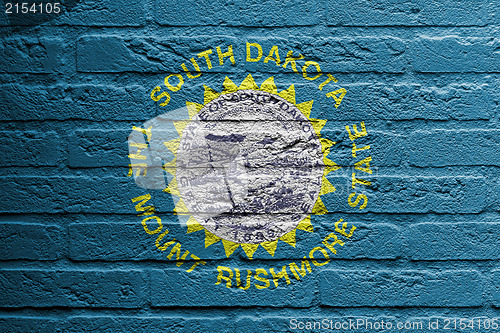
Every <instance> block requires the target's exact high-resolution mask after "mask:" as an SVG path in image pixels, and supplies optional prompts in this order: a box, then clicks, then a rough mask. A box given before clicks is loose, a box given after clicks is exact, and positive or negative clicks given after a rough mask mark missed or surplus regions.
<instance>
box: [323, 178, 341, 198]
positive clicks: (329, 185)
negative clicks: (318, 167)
mask: <svg viewBox="0 0 500 333" xmlns="http://www.w3.org/2000/svg"><path fill="white" fill-rule="evenodd" d="M322 179H323V181H322V182H321V190H320V192H319V195H324V194H328V193H332V192H335V191H337V189H336V188H335V187H334V186H333V185H332V183H330V181H329V180H328V179H326V177H325V176H323V178H322Z"/></svg>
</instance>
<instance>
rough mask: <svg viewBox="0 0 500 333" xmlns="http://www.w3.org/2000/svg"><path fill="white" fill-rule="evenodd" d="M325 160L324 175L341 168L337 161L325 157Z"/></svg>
mask: <svg viewBox="0 0 500 333" xmlns="http://www.w3.org/2000/svg"><path fill="white" fill-rule="evenodd" d="M323 162H324V163H325V170H324V171H323V175H324V176H326V175H328V174H329V173H330V172H332V171H335V170H339V169H341V167H340V166H339V165H338V164H337V163H335V162H333V161H332V160H330V159H329V158H326V157H323Z"/></svg>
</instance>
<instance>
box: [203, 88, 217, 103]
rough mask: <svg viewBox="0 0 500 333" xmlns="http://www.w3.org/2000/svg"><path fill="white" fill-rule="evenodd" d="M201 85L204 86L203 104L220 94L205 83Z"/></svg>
mask: <svg viewBox="0 0 500 333" xmlns="http://www.w3.org/2000/svg"><path fill="white" fill-rule="evenodd" d="M203 87H204V88H205V93H204V95H203V98H204V104H207V103H210V102H211V101H213V100H214V99H216V98H217V97H219V96H220V94H219V93H218V92H217V91H215V90H213V89H212V88H210V87H208V86H206V85H203Z"/></svg>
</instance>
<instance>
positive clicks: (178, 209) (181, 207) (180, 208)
mask: <svg viewBox="0 0 500 333" xmlns="http://www.w3.org/2000/svg"><path fill="white" fill-rule="evenodd" d="M174 214H175V215H186V214H189V212H188V209H187V207H186V204H185V203H184V201H183V200H182V198H181V199H179V202H177V205H175V208H174Z"/></svg>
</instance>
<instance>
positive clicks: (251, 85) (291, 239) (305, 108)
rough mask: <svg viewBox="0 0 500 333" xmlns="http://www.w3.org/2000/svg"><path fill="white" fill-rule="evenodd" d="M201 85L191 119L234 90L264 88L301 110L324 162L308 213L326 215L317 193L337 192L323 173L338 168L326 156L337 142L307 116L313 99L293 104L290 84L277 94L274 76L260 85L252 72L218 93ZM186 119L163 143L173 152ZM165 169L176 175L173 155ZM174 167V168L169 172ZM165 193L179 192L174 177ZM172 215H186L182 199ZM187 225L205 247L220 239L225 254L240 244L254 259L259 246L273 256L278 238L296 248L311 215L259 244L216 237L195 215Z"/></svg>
mask: <svg viewBox="0 0 500 333" xmlns="http://www.w3.org/2000/svg"><path fill="white" fill-rule="evenodd" d="M203 87H204V95H203V99H204V104H199V103H194V102H186V106H187V108H188V113H189V118H190V119H192V118H193V117H194V116H195V115H196V114H197V113H199V112H200V111H201V110H202V108H203V107H204V106H205V105H206V104H207V103H210V102H211V101H213V100H215V99H216V98H218V97H219V96H220V95H222V94H230V93H233V92H236V91H238V90H260V91H265V92H268V93H270V94H274V95H278V96H280V97H281V98H283V99H285V100H287V101H288V102H290V103H293V104H294V105H295V106H296V107H297V108H298V109H299V110H300V111H301V112H302V114H303V115H304V116H305V117H306V118H307V119H308V120H309V121H310V123H311V126H312V127H313V129H314V131H315V133H316V135H317V136H318V139H319V140H320V143H321V150H322V154H323V161H324V165H325V168H324V171H323V177H322V182H321V188H320V193H319V196H318V198H317V200H316V202H315V204H314V207H313V209H312V212H311V214H325V213H327V212H328V210H327V208H326V206H325V204H324V203H323V201H322V200H321V198H320V196H322V195H325V194H328V193H331V192H333V191H336V189H335V187H334V186H333V185H332V184H331V183H330V181H329V180H328V179H326V177H325V176H326V175H328V174H329V173H330V172H332V171H335V170H338V169H340V166H338V165H337V164H336V163H334V162H333V161H331V160H330V159H328V158H327V155H328V153H329V152H330V148H331V147H332V146H333V145H334V144H335V143H336V142H333V141H331V140H329V139H326V138H322V137H321V130H322V128H323V127H324V126H325V124H326V120H323V119H312V118H310V116H311V112H312V107H313V103H314V101H313V100H311V101H306V102H302V103H296V93H295V86H294V85H293V84H292V85H290V86H289V87H288V88H287V89H285V90H282V91H281V92H279V93H278V88H277V86H276V84H275V82H274V77H272V76H271V77H269V78H268V79H266V80H265V81H264V82H262V84H261V85H260V88H259V86H258V85H257V83H256V82H255V80H254V78H253V77H252V75H251V74H248V75H247V77H246V78H245V79H244V80H243V81H242V82H241V84H240V85H239V86H237V85H236V84H235V83H234V82H233V81H232V80H231V79H230V78H229V77H227V76H226V77H225V79H224V82H223V90H222V92H220V93H219V92H217V91H216V90H214V89H212V88H210V87H208V86H206V85H203ZM188 123H189V121H174V126H175V128H176V130H177V132H178V133H179V135H180V137H179V138H177V139H174V140H170V141H167V142H165V143H164V144H165V146H166V147H167V148H168V149H169V150H170V151H171V152H172V153H174V155H176V154H177V150H178V148H179V144H180V139H181V137H182V132H183V131H184V129H185V128H186V126H187V124H188ZM164 169H165V170H166V171H167V172H170V173H172V174H173V175H174V176H175V169H176V159H175V158H174V159H173V160H172V161H170V162H168V163H165V164H164ZM172 170H174V171H172ZM164 191H165V192H168V193H171V194H173V195H178V196H180V192H179V188H178V184H177V180H176V179H175V177H174V179H173V180H172V181H171V182H170V183H169V185H168V187H167V188H166V189H165V190H164ZM174 213H175V214H188V212H187V207H186V205H185V203H184V202H183V200H182V198H180V199H179V201H178V203H177V205H176V207H175V209H174ZM186 225H187V233H192V232H196V231H202V230H204V231H205V247H208V246H210V245H212V244H215V243H217V242H219V241H222V244H223V246H224V252H225V254H226V256H227V257H230V256H231V255H232V254H233V253H234V252H235V251H236V250H237V249H238V247H239V246H241V247H242V249H243V251H244V252H245V254H246V255H247V257H248V258H249V259H252V258H253V255H254V253H255V252H256V251H257V249H258V248H259V246H262V247H263V248H264V249H265V250H266V251H267V252H268V253H269V254H270V255H271V256H274V254H275V252H276V249H277V247H278V243H279V241H280V240H281V241H283V242H285V243H287V244H289V245H290V246H293V247H295V246H296V242H297V240H296V231H297V230H301V231H305V232H313V231H314V228H313V225H312V223H311V215H308V216H307V217H305V218H304V219H303V220H302V221H300V222H299V223H298V225H297V226H296V227H295V229H293V230H291V231H290V232H288V233H286V234H285V235H283V236H281V237H280V238H278V239H276V240H273V241H268V242H262V243H258V244H247V243H236V242H233V241H229V240H225V239H222V238H220V237H219V236H216V235H214V234H213V233H211V232H210V231H208V230H207V229H206V228H205V227H203V226H202V225H201V224H200V223H199V222H198V221H197V220H196V219H195V218H194V216H190V217H189V219H188V221H187V222H186Z"/></svg>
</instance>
